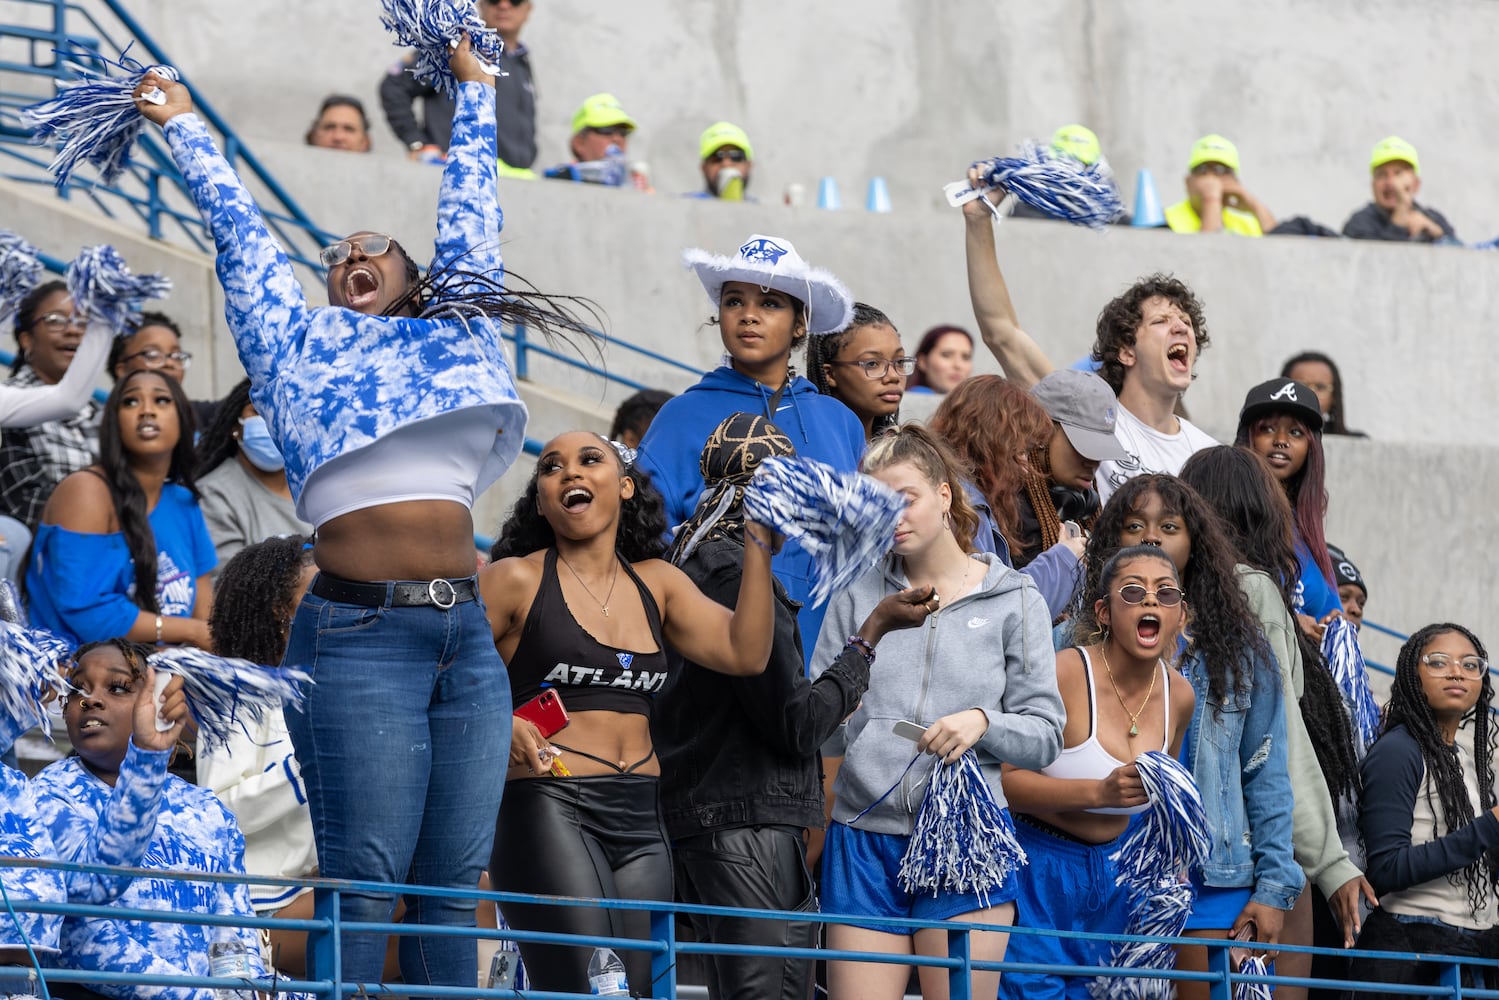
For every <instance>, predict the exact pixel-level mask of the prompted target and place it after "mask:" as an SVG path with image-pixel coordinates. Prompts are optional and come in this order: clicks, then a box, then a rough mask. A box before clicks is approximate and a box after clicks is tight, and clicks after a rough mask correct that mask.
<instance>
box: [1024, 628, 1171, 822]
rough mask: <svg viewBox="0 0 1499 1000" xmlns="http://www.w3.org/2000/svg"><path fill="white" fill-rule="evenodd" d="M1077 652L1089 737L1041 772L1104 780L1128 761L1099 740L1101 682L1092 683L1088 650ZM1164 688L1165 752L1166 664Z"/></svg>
mask: <svg viewBox="0 0 1499 1000" xmlns="http://www.w3.org/2000/svg"><path fill="white" fill-rule="evenodd" d="M1073 648H1074V649H1076V650H1077V652H1078V655H1079V656H1081V657H1082V658H1083V676H1084V677H1085V678H1086V679H1087V682H1088V738H1087V739H1085V740H1083V741H1082V742H1081V743H1079V744H1078V745H1077V746H1075V747H1064V748H1063V750H1062V753H1061V755H1060V756H1059V757H1057V759H1056V760H1055V761H1053V762H1052V763H1051V764H1048V765H1047V766H1046V767H1043V768H1042V769H1041V773H1042V774H1044V775H1046V776H1047V777H1048V778H1062V779H1064V780H1068V781H1071V780H1076V779H1090V780H1093V781H1101V780H1102V779H1104V778H1107V777H1108V776H1109V775H1110V774H1112V773H1113V772H1114V771H1116V770H1118V769H1119V768H1121V767H1123V766H1124V765H1125V764H1126V763H1128V761H1123V760H1120V759H1119V758H1117V757H1115V756H1114V755H1113V754H1111V753H1109V752H1108V751H1107V750H1105V749H1104V748H1103V744H1102V743H1099V742H1098V697H1097V695H1098V685H1096V684H1094V683H1093V661H1092V660H1091V659H1089V658H1088V651H1087V650H1086V649H1083V648H1082V647H1081V646H1074V647H1073ZM1160 666H1161V685H1160V686H1161V689H1162V692H1163V695H1162V697H1161V704H1162V706H1163V708H1162V712H1163V713H1164V716H1163V717H1164V722H1165V725H1164V733H1165V737H1164V740H1163V743H1164V745H1163V746H1162V747H1161V752H1162V753H1170V752H1171V675H1170V674H1169V673H1167V672H1166V664H1164V663H1162V664H1161V665H1160ZM1149 808H1150V803H1148V802H1147V803H1144V804H1142V805H1138V806H1100V807H1099V808H1097V809H1085V810H1083V811H1084V812H1090V813H1099V814H1101V815H1105V816H1133V815H1134V814H1135V813H1142V812H1144V811H1145V810H1147V809H1149Z"/></svg>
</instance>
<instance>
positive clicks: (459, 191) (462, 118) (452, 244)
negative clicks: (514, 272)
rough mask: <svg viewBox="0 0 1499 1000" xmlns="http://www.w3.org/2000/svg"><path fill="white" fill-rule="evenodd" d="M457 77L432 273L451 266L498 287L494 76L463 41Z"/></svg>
mask: <svg viewBox="0 0 1499 1000" xmlns="http://www.w3.org/2000/svg"><path fill="white" fill-rule="evenodd" d="M449 64H450V65H451V67H452V69H453V75H454V76H456V77H457V78H458V81H459V83H458V103H457V107H456V109H455V110H454V112H453V138H452V140H451V142H450V143H449V145H448V161H447V164H446V166H444V167H443V171H442V192H441V194H440V195H439V196H438V201H437V254H436V256H434V257H433V258H432V269H433V270H434V271H442V270H446V269H447V268H449V267H453V268H456V269H458V270H460V271H467V272H471V273H482V274H486V275H488V277H489V280H491V281H493V282H496V283H498V282H499V281H500V280H501V279H502V277H503V273H504V272H503V268H504V264H503V263H502V262H501V259H500V227H501V226H503V225H504V217H503V215H502V213H501V212H500V202H499V195H498V193H497V192H496V189H495V173H496V169H497V167H496V164H497V162H498V157H499V153H498V152H497V151H496V146H495V119H494V77H492V76H490V75H489V74H488V73H485V72H484V70H483V69H482V68H481V67H480V66H479V60H478V58H477V57H476V56H475V55H474V54H473V50H472V48H471V46H470V43H469V40H468V37H467V36H465V37H464V39H463V41H462V42H461V43H459V45H458V48H457V49H456V50H455V51H454V52H453V58H452V59H451V60H450V63H449Z"/></svg>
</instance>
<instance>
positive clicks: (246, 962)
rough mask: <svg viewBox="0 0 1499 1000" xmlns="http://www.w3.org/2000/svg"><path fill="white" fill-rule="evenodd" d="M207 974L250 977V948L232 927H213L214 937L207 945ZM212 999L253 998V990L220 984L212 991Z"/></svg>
mask: <svg viewBox="0 0 1499 1000" xmlns="http://www.w3.org/2000/svg"><path fill="white" fill-rule="evenodd" d="M208 974H209V975H210V976H225V977H229V978H240V979H251V978H253V977H254V976H255V972H254V971H253V970H252V969H251V967H250V949H249V948H247V947H246V946H245V942H244V939H243V938H241V937H240V936H239V932H238V931H237V929H235V928H233V927H216V928H214V939H213V942H212V943H211V944H209V946H208ZM213 996H214V1000H255V991H254V990H248V989H235V988H234V987H232V986H221V987H219V988H218V989H216V990H214V991H213Z"/></svg>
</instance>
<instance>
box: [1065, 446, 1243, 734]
mask: <svg viewBox="0 0 1499 1000" xmlns="http://www.w3.org/2000/svg"><path fill="white" fill-rule="evenodd" d="M1151 494H1154V495H1155V496H1157V497H1159V498H1160V501H1161V506H1162V507H1163V508H1165V510H1166V512H1167V513H1170V514H1174V515H1176V516H1177V517H1180V518H1181V519H1182V522H1183V523H1184V524H1185V525H1186V528H1187V535H1188V537H1189V539H1190V540H1191V545H1192V556H1191V559H1190V560H1189V561H1188V562H1187V565H1186V566H1185V567H1181V566H1178V567H1177V569H1178V571H1179V572H1180V575H1181V582H1182V592H1183V593H1184V594H1185V595H1186V599H1187V603H1188V607H1189V608H1190V615H1191V617H1190V619H1189V631H1190V632H1191V635H1192V640H1191V641H1192V646H1193V647H1194V648H1195V649H1196V650H1199V651H1200V652H1201V653H1202V659H1203V664H1204V666H1205V668H1206V672H1207V677H1208V697H1209V698H1210V699H1211V700H1212V702H1213V704H1214V705H1215V706H1216V705H1220V704H1222V702H1223V699H1224V698H1226V697H1228V695H1229V694H1230V692H1234V693H1243V692H1246V691H1248V690H1249V689H1250V687H1252V686H1253V677H1252V674H1251V670H1250V669H1248V668H1249V664H1250V662H1251V656H1252V655H1254V654H1259V655H1261V656H1264V657H1266V658H1268V657H1269V656H1270V651H1269V648H1268V647H1267V646H1266V644H1265V637H1264V635H1263V634H1262V633H1261V632H1260V626H1259V621H1258V619H1256V618H1255V616H1254V613H1253V612H1252V611H1251V610H1250V608H1249V602H1248V600H1247V599H1246V598H1245V597H1244V592H1243V591H1242V590H1240V589H1239V581H1238V574H1237V573H1236V572H1235V570H1234V567H1235V566H1236V565H1237V564H1238V562H1239V553H1238V551H1237V550H1236V549H1235V548H1234V546H1233V543H1232V542H1231V541H1229V538H1228V534H1227V532H1226V531H1225V530H1224V529H1223V526H1222V524H1221V523H1220V522H1219V520H1218V515H1217V514H1215V513H1213V509H1212V508H1211V507H1209V506H1208V502H1207V501H1206V500H1204V499H1203V498H1202V497H1200V496H1198V494H1197V491H1196V490H1194V489H1192V487H1190V486H1188V485H1187V484H1186V483H1183V482H1182V481H1181V480H1180V479H1177V478H1176V477H1175V476H1164V475H1146V476H1136V477H1135V478H1133V479H1131V480H1129V481H1128V482H1126V483H1125V484H1124V485H1123V486H1121V487H1119V489H1118V490H1116V491H1115V493H1114V495H1113V496H1111V497H1109V502H1108V503H1106V504H1104V507H1103V510H1101V511H1099V514H1098V520H1097V521H1096V522H1095V523H1094V525H1093V534H1092V535H1091V536H1089V538H1088V547H1087V549H1086V550H1085V551H1084V553H1083V561H1084V565H1085V566H1086V567H1087V573H1086V576H1085V577H1084V580H1083V586H1082V588H1081V591H1080V593H1082V594H1092V593H1097V591H1098V579H1099V574H1100V573H1101V571H1102V569H1103V566H1104V564H1105V563H1106V562H1108V560H1109V557H1110V556H1112V555H1113V554H1114V553H1115V552H1116V551H1117V550H1118V549H1120V548H1122V547H1123V546H1122V545H1121V544H1120V537H1121V535H1122V534H1123V528H1124V523H1125V520H1126V519H1127V518H1129V517H1130V516H1132V515H1133V514H1135V513H1136V512H1137V511H1139V510H1141V509H1142V508H1143V507H1144V506H1145V503H1146V501H1147V500H1148V498H1149V496H1150V495H1151ZM1080 599H1081V598H1079V600H1080ZM1075 610H1076V611H1077V612H1078V613H1081V611H1082V608H1081V607H1076V608H1075ZM1081 638H1082V639H1083V640H1084V641H1087V642H1093V641H1096V637H1093V636H1082V637H1081Z"/></svg>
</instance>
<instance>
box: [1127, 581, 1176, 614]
mask: <svg viewBox="0 0 1499 1000" xmlns="http://www.w3.org/2000/svg"><path fill="white" fill-rule="evenodd" d="M1149 594H1154V595H1155V602H1156V603H1157V604H1159V605H1160V606H1161V607H1163V608H1174V607H1176V606H1177V605H1178V604H1180V603H1181V602H1182V592H1181V588H1180V587H1157V588H1156V589H1155V590H1146V589H1145V588H1144V587H1142V586H1140V585H1139V584H1138V583H1126V584H1125V585H1124V586H1122V587H1120V588H1119V599H1120V600H1122V601H1123V602H1124V603H1125V604H1143V603H1144V602H1145V598H1146V595H1149Z"/></svg>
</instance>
